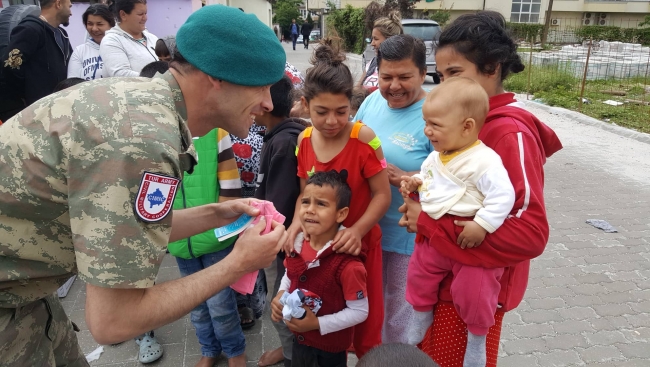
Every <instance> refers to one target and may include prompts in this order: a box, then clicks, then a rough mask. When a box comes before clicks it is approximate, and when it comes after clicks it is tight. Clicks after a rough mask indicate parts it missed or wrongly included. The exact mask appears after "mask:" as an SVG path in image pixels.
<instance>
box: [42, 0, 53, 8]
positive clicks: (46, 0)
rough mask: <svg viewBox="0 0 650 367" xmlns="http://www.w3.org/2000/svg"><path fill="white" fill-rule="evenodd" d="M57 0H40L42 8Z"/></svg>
mask: <svg viewBox="0 0 650 367" xmlns="http://www.w3.org/2000/svg"><path fill="white" fill-rule="evenodd" d="M55 1H56V0H39V2H40V3H41V9H45V8H49V7H50V5H52V4H54V2H55Z"/></svg>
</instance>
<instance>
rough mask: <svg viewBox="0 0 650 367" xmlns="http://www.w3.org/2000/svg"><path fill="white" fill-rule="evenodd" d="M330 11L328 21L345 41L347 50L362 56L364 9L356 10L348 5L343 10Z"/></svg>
mask: <svg viewBox="0 0 650 367" xmlns="http://www.w3.org/2000/svg"><path fill="white" fill-rule="evenodd" d="M332 9H333V10H332V11H330V13H329V15H328V17H327V21H328V22H329V23H330V25H331V26H332V27H334V29H335V30H336V33H338V35H339V37H341V39H343V44H344V46H345V49H346V50H347V51H350V52H354V53H357V54H360V53H362V52H363V50H364V46H365V41H364V36H363V35H364V27H365V23H364V19H365V15H364V12H363V8H354V7H352V5H350V4H348V5H346V6H345V8H343V9H334V8H332Z"/></svg>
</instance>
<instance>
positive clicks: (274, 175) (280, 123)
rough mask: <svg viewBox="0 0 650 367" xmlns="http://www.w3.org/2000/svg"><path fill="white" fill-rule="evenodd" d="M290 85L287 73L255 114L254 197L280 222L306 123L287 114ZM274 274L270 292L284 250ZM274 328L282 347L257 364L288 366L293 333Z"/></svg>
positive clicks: (290, 200)
mask: <svg viewBox="0 0 650 367" xmlns="http://www.w3.org/2000/svg"><path fill="white" fill-rule="evenodd" d="M292 90H293V85H292V83H291V79H289V77H288V76H286V75H285V76H283V77H282V79H280V81H278V82H277V83H275V84H273V86H271V101H273V110H272V111H271V112H265V113H264V114H263V115H262V116H257V117H255V123H256V124H257V125H259V126H264V127H266V134H265V135H264V145H263V146H262V156H261V158H260V171H259V174H258V176H257V183H258V187H257V190H256V191H255V198H256V199H260V200H268V201H270V202H272V203H273V205H274V206H275V209H276V210H277V211H279V212H280V213H281V214H282V215H284V216H285V217H286V220H285V222H284V223H291V221H292V220H293V214H294V211H295V209H296V201H297V200H298V195H300V179H299V178H298V159H297V158H296V145H297V142H298V135H300V133H301V132H302V131H303V130H304V129H305V126H307V125H308V123H307V122H306V121H304V120H301V119H298V118H289V113H290V112H291V107H293V100H292ZM276 266H277V268H276V269H277V278H276V281H275V286H274V288H275V289H274V290H273V293H272V294H277V293H278V289H279V288H280V281H281V280H282V275H283V274H284V252H280V253H278V258H277V260H276ZM273 326H274V327H275V328H276V330H277V331H278V334H279V336H280V342H281V343H282V347H280V348H278V349H275V350H272V351H269V352H266V353H264V354H263V355H262V357H261V358H260V361H259V363H258V365H259V366H271V365H274V364H276V363H278V362H280V361H282V360H283V359H284V361H285V366H287V365H288V366H291V345H292V343H293V334H292V333H291V331H290V330H289V328H287V326H286V325H285V324H284V323H283V322H279V323H273Z"/></svg>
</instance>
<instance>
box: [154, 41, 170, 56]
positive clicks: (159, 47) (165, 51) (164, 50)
mask: <svg viewBox="0 0 650 367" xmlns="http://www.w3.org/2000/svg"><path fill="white" fill-rule="evenodd" d="M154 51H155V52H156V56H158V57H161V56H171V55H172V53H171V52H172V50H170V49H169V47H167V44H166V43H165V41H163V39H162V38H158V41H156V47H155V49H154Z"/></svg>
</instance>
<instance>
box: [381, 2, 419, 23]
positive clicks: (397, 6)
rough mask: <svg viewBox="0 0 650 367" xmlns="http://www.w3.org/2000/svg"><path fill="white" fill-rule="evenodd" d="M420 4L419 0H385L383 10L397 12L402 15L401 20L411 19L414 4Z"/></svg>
mask: <svg viewBox="0 0 650 367" xmlns="http://www.w3.org/2000/svg"><path fill="white" fill-rule="evenodd" d="M418 2H420V0H386V2H385V3H384V9H385V10H387V11H390V10H399V12H400V14H402V19H409V18H413V8H415V4H416V3H418Z"/></svg>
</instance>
